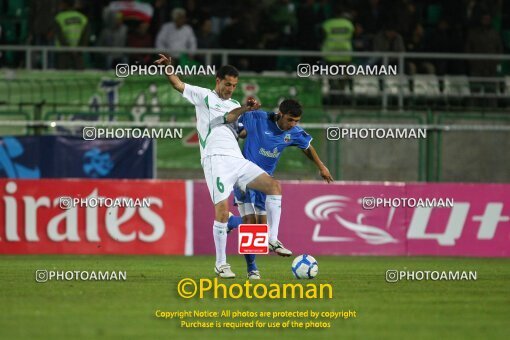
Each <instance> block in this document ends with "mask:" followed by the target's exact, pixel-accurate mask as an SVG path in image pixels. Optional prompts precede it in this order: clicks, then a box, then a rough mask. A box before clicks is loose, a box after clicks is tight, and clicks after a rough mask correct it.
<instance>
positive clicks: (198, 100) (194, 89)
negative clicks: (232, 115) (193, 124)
mask: <svg viewBox="0 0 510 340" xmlns="http://www.w3.org/2000/svg"><path fill="white" fill-rule="evenodd" d="M207 94H208V90H207V89H204V88H203V87H199V86H193V85H190V84H186V83H185V84H184V91H183V92H182V96H183V97H184V98H186V99H187V100H188V101H189V102H190V103H191V104H193V105H195V106H196V105H201V104H204V105H208V104H207V101H206V100H205V98H206V97H207Z"/></svg>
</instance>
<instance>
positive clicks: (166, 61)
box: [154, 54, 172, 66]
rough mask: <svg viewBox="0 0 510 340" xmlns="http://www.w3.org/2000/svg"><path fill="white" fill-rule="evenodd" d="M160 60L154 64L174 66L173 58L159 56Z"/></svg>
mask: <svg viewBox="0 0 510 340" xmlns="http://www.w3.org/2000/svg"><path fill="white" fill-rule="evenodd" d="M159 57H160V58H159V59H158V60H155V61H154V63H156V64H158V65H166V66H168V65H172V58H171V57H167V56H166V55H164V54H159Z"/></svg>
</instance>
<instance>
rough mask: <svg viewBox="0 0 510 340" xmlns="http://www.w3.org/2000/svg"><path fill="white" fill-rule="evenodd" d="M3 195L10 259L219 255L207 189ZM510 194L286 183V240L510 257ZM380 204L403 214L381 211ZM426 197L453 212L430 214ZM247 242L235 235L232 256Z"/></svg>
mask: <svg viewBox="0 0 510 340" xmlns="http://www.w3.org/2000/svg"><path fill="white" fill-rule="evenodd" d="M36 184H37V185H36ZM0 187H1V188H2V199H1V203H0V204H1V205H0V223H1V224H0V225H1V227H2V228H1V229H0V253H2V254H34V253H44V254H60V253H71V254H174V255H193V254H214V245H213V240H212V232H211V223H212V220H213V217H214V211H213V207H212V205H211V204H210V198H209V193H208V191H207V187H206V184H205V182H203V181H159V180H143V181H142V180H37V181H34V180H10V179H4V180H0ZM509 189H510V185H507V184H470V183H463V184H448V183H441V184H424V183H403V182H392V183H390V182H387V183H374V182H340V183H335V184H329V185H328V184H323V183H320V182H296V181H286V182H283V191H284V200H283V203H282V204H283V210H282V224H281V227H280V239H282V240H283V241H284V242H285V244H286V245H287V246H288V247H289V248H290V249H293V250H294V252H296V253H312V254H315V255H334V254H336V255H411V256H413V255H438V256H439V255H440V256H475V257H509V256H510V236H509V233H508V224H509V223H510V217H509V215H510V212H508V211H507V210H508V206H509V204H508V203H510V194H509V193H510V190H509ZM62 196H64V197H71V198H85V197H111V198H116V197H131V198H133V199H135V198H144V197H147V198H150V199H151V205H150V207H131V208H118V207H90V206H89V207H85V206H79V207H76V208H71V209H62V208H61V207H59V203H60V197H62ZM363 198H365V199H363ZM371 198H373V199H374V200H376V199H378V198H379V199H386V201H383V203H384V202H391V204H392V205H393V207H391V206H389V205H388V204H386V203H384V204H383V205H384V206H378V207H374V206H372V207H371V206H370V204H367V202H371ZM426 198H428V199H429V200H432V199H436V200H437V201H436V203H438V202H439V201H438V200H439V199H443V201H442V202H443V203H444V202H447V201H446V200H451V201H453V206H451V207H447V206H444V205H443V206H441V205H440V204H439V207H431V206H423V205H422V206H420V204H419V202H420V201H419V199H426ZM374 202H375V201H374ZM404 202H405V203H404ZM413 202H414V203H413ZM397 203H398V204H400V207H396V204H397ZM404 205H406V206H404ZM237 241H238V240H237V233H235V232H234V233H232V234H230V236H229V242H228V252H229V253H230V254H236V253H237Z"/></svg>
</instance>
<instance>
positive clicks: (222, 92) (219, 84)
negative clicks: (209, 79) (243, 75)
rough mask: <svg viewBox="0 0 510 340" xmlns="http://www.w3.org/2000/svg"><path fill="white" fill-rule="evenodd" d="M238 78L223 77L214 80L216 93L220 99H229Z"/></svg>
mask: <svg viewBox="0 0 510 340" xmlns="http://www.w3.org/2000/svg"><path fill="white" fill-rule="evenodd" d="M237 81H238V78H236V77H232V76H225V78H224V79H219V78H216V93H217V94H218V96H220V98H222V99H230V97H232V94H233V93H234V90H235V89H236V87H237Z"/></svg>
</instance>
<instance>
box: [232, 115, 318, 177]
mask: <svg viewBox="0 0 510 340" xmlns="http://www.w3.org/2000/svg"><path fill="white" fill-rule="evenodd" d="M274 117H275V114H274V113H272V112H271V113H269V112H265V111H260V110H258V111H248V112H245V113H244V114H243V115H242V116H241V117H240V118H239V122H240V123H241V124H242V125H243V126H244V128H245V129H246V130H247V132H248V136H247V137H246V140H245V142H244V147H243V155H244V157H245V158H246V159H248V160H250V161H252V162H253V163H255V164H257V165H258V166H260V167H261V168H262V169H263V170H264V171H266V172H267V173H268V174H269V175H273V172H274V170H275V168H276V165H277V164H278V160H279V159H280V156H281V154H282V151H283V150H284V149H285V148H286V147H288V146H297V147H298V148H300V149H308V147H309V146H310V142H311V141H312V136H310V135H309V134H308V133H306V131H305V130H303V129H302V128H300V127H299V126H294V127H293V128H292V129H290V130H287V131H284V130H282V129H280V128H279V127H278V125H276V122H275V120H274Z"/></svg>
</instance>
